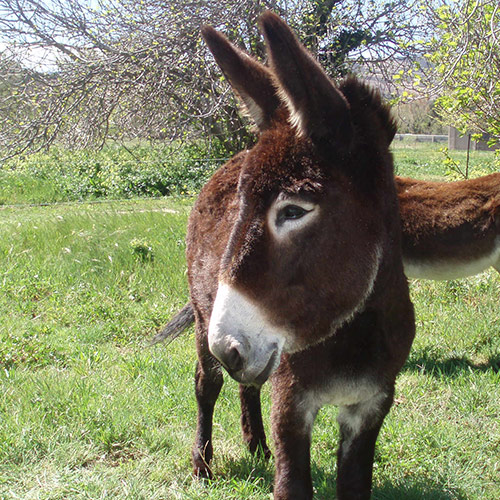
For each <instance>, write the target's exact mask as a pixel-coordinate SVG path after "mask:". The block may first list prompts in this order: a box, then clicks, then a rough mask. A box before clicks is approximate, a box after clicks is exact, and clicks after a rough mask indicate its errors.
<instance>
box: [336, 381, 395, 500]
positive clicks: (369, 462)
mask: <svg viewBox="0 0 500 500" xmlns="http://www.w3.org/2000/svg"><path fill="white" fill-rule="evenodd" d="M392 400H393V390H390V391H387V392H385V393H384V392H380V393H378V394H376V395H375V396H373V397H372V398H370V399H369V400H367V401H364V402H362V403H359V404H355V405H351V406H341V407H340V409H339V414H338V418H337V420H338V422H339V425H340V444H339V450H338V454H337V465H338V467H337V469H338V476H337V498H338V499H339V500H346V499H349V500H365V499H369V498H370V495H371V487H372V472H373V458H374V454H375V442H376V440H377V436H378V434H379V431H380V428H381V427H382V423H383V421H384V418H385V416H386V415H387V413H388V412H389V409H390V407H391V405H392Z"/></svg>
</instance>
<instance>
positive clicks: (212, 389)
mask: <svg viewBox="0 0 500 500" xmlns="http://www.w3.org/2000/svg"><path fill="white" fill-rule="evenodd" d="M222 383H223V377H222V373H221V369H220V365H219V363H218V362H217V361H216V360H215V359H214V358H212V359H210V358H208V356H207V357H205V358H200V360H199V361H198V363H197V364H196V374H195V390H196V401H197V403H198V421H197V426H196V439H195V443H194V446H193V449H192V452H191V457H192V460H193V473H194V475H195V476H198V477H202V478H210V477H212V472H211V470H210V467H209V464H210V460H212V455H213V446H212V421H213V415H214V406H215V402H216V401H217V397H218V396H219V392H220V390H221V387H222Z"/></svg>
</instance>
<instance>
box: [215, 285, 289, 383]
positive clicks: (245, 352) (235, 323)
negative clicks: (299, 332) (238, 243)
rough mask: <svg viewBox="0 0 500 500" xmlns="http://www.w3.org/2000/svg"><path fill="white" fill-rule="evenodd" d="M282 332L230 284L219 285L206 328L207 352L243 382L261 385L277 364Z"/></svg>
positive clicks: (282, 338)
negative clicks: (208, 350)
mask: <svg viewBox="0 0 500 500" xmlns="http://www.w3.org/2000/svg"><path fill="white" fill-rule="evenodd" d="M284 344H285V336H284V335H283V333H282V332H280V331H279V330H278V329H277V328H276V327H274V326H273V325H271V324H270V323H269V321H267V319H266V318H265V316H264V314H263V313H262V312H261V310H260V309H259V307H258V306H257V305H256V304H255V303H253V302H252V301H250V300H249V299H248V298H247V297H245V295H244V294H242V293H241V292H240V291H238V290H236V289H235V288H233V287H231V286H230V285H226V284H224V283H222V284H220V285H219V289H218V291H217V296H216V298H215V302H214V308H213V311H212V316H211V318H210V324H209V328H208V346H209V349H210V352H211V353H212V354H213V355H214V356H215V357H216V358H217V359H218V360H219V361H220V362H221V364H222V365H223V366H224V368H225V369H226V370H227V371H228V373H229V375H231V377H233V378H234V379H235V380H237V381H238V382H240V383H242V384H252V385H262V384H263V383H264V382H265V381H266V380H267V379H268V378H269V376H270V375H271V374H272V373H273V371H274V370H276V368H277V367H278V365H279V363H280V359H281V352H282V350H283V346H284Z"/></svg>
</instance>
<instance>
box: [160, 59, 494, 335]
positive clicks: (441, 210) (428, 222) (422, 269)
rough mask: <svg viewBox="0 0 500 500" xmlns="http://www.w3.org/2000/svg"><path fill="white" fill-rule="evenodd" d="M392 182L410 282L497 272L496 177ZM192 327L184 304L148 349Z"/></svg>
mask: <svg viewBox="0 0 500 500" xmlns="http://www.w3.org/2000/svg"><path fill="white" fill-rule="evenodd" d="M264 70H265V67H264ZM243 159H244V156H243V155H240V156H239V157H238V161H239V162H240V163H242V162H243ZM395 181H396V191H397V193H398V201H399V212H400V218H401V230H402V250H403V266H404V270H405V274H406V276H407V277H408V278H423V279H430V280H449V279H458V278H465V277H467V276H473V275H475V274H478V273H480V272H483V271H485V270H486V269H488V268H489V267H493V268H494V269H495V270H496V271H498V272H499V273H500V172H497V173H494V174H490V175H486V176H484V177H479V178H477V179H469V180H462V181H456V182H435V181H423V180H417V179H410V178H406V177H396V178H395ZM193 322H194V313H193V307H192V305H191V303H190V302H188V303H187V304H186V305H185V306H184V307H183V308H182V310H181V311H179V312H178V313H177V314H176V315H175V316H174V318H173V319H172V320H171V321H170V322H169V323H168V324H167V325H165V326H164V327H163V328H162V329H161V331H160V332H159V333H158V334H157V335H155V337H154V338H153V340H152V344H157V343H158V342H162V341H164V340H166V339H170V340H172V339H174V338H176V337H177V336H178V335H180V334H181V333H182V332H183V331H184V330H186V329H187V328H188V327H189V326H190V325H191V324H192V323H193Z"/></svg>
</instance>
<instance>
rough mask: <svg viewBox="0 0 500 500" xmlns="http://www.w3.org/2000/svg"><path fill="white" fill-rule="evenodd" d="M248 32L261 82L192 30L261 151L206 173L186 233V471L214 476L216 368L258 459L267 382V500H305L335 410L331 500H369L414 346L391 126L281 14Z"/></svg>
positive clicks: (214, 41)
mask: <svg viewBox="0 0 500 500" xmlns="http://www.w3.org/2000/svg"><path fill="white" fill-rule="evenodd" d="M260 28H261V30H262V32H263V34H264V38H265V41H266V47H267V55H268V60H269V68H265V69H264V67H263V66H262V65H261V64H260V63H258V62H257V61H255V60H253V59H252V58H250V57H249V56H247V55H246V54H245V53H244V52H242V51H241V50H239V49H238V48H236V47H235V46H233V45H232V44H231V43H230V42H229V41H228V40H227V39H226V38H225V37H224V36H223V35H221V34H219V33H218V32H217V31H215V30H214V29H213V28H211V27H204V28H203V30H202V34H203V37H204V39H205V41H206V43H207V44H208V46H209V48H210V50H211V51H212V53H213V54H214V57H215V59H216V61H217V62H218V64H219V66H220V67H221V69H222V71H223V73H224V74H225V76H226V77H227V79H228V80H229V81H230V83H231V85H232V86H233V88H234V90H235V92H236V93H237V95H238V96H239V98H240V99H241V101H242V102H243V103H244V105H245V106H246V108H247V110H248V112H249V113H250V114H251V116H252V117H253V119H254V121H255V122H256V124H257V126H258V128H259V130H260V137H259V140H258V142H257V144H256V145H255V146H254V147H253V148H252V149H251V150H250V151H248V152H244V153H241V154H240V155H238V156H236V157H235V158H234V159H233V160H231V161H229V162H228V163H227V164H226V165H224V166H223V167H222V168H221V169H220V170H218V171H217V172H216V173H215V174H214V176H213V177H212V179H211V180H210V181H209V182H208V183H207V185H206V186H205V187H204V188H203V189H202V191H201V193H200V195H199V198H198V200H197V201H196V203H195V206H194V208H193V211H192V213H191V216H190V219H189V224H188V232H187V250H186V253H187V262H188V280H189V287H190V295H191V305H192V310H193V312H194V317H195V322H196V347H197V353H198V362H197V367H196V374H195V388H196V398H197V403H198V419H197V430H196V439H195V443H194V447H193V450H192V460H193V468H194V473H195V474H196V475H198V476H201V477H210V476H211V471H210V460H211V458H212V454H213V447H212V419H213V411H214V405H215V402H216V400H217V397H218V394H219V391H220V389H221V386H222V383H223V376H222V370H221V367H224V368H225V369H226V370H227V372H228V373H229V374H230V375H231V376H232V377H233V378H234V379H235V380H237V381H238V382H239V383H240V399H241V406H242V427H243V435H244V438H245V440H246V441H247V443H248V445H249V447H250V449H251V450H252V451H255V450H256V449H259V448H260V449H261V450H263V451H264V453H265V454H267V452H268V449H267V446H266V443H265V435H264V430H263V425H262V420H261V417H260V399H259V390H260V389H259V388H260V386H261V385H262V384H263V383H264V382H265V381H266V380H267V379H268V378H270V380H271V383H272V401H273V402H272V414H271V422H272V425H271V427H272V434H273V438H274V442H275V458H276V476H275V486H274V498H275V499H280V500H282V499H309V498H312V495H313V489H312V480H311V472H310V442H311V431H312V426H313V423H314V419H315V416H316V414H317V412H318V410H319V408H320V407H321V406H322V405H324V404H327V403H331V404H335V405H338V406H339V407H340V409H339V415H338V422H339V426H340V443H339V450H338V478H337V492H338V497H339V498H340V499H347V498H356V499H362V498H369V496H370V492H371V482H372V467H373V457H374V449H375V441H376V439H377V436H378V433H379V430H380V427H381V425H382V422H383V420H384V418H385V416H386V414H387V413H388V412H389V409H390V407H391V405H392V401H393V395H394V385H395V379H396V376H397V374H398V372H399V370H400V369H401V367H402V365H403V363H404V361H405V360H406V358H407V356H408V353H409V350H410V347H411V344H412V341H413V337H414V334H415V323H414V314H413V306H412V303H411V301H410V298H409V291H408V284H407V280H406V277H405V275H404V272H403V265H402V257H401V241H400V239H401V230H400V221H399V215H398V203H397V195H396V189H395V185H394V173H393V164H392V157H391V154H390V152H389V144H390V142H391V140H392V138H393V136H394V133H395V125H394V123H393V121H392V119H391V117H390V112H389V108H388V107H387V106H386V105H384V104H383V103H382V101H381V98H380V96H379V95H378V94H376V93H374V92H372V91H371V90H369V89H368V88H367V87H366V86H365V85H363V84H362V83H360V82H358V81H357V80H355V79H353V78H350V79H348V80H346V81H345V82H343V83H342V84H341V85H340V86H338V87H337V86H335V85H334V84H333V83H332V82H331V80H330V79H329V78H328V77H327V75H326V74H325V73H324V72H323V70H322V69H321V67H320V66H319V65H318V64H317V63H316V62H315V60H314V59H313V58H312V56H311V55H310V54H309V53H308V52H307V51H306V50H305V49H304V48H303V47H302V46H301V44H300V43H299V42H298V40H297V39H296V38H295V36H294V34H293V33H292V32H291V31H290V29H289V28H288V27H287V26H286V24H285V23H284V22H283V21H281V19H280V18H279V17H278V16H276V15H275V14H273V13H271V12H266V13H264V14H263V15H262V16H261V18H260ZM185 309H186V308H185ZM185 313H186V314H188V315H189V311H187V310H186V311H185Z"/></svg>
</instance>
